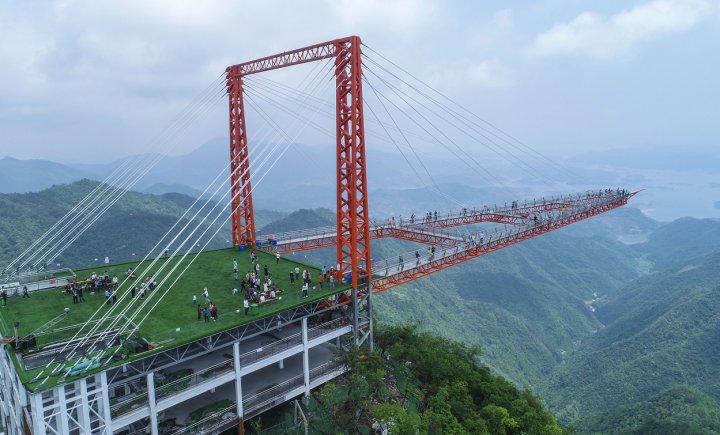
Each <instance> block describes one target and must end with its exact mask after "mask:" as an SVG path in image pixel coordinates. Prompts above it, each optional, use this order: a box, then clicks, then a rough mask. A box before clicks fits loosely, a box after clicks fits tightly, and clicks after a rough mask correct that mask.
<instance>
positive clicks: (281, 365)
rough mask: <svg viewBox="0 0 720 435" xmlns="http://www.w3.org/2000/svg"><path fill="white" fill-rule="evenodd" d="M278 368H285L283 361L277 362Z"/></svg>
mask: <svg viewBox="0 0 720 435" xmlns="http://www.w3.org/2000/svg"><path fill="white" fill-rule="evenodd" d="M278 368H279V369H280V370H282V369H284V368H285V360H284V359H281V360H280V361H278Z"/></svg>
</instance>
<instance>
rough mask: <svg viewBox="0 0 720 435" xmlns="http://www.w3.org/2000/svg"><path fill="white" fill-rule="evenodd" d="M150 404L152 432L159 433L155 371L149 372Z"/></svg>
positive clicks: (155, 434)
mask: <svg viewBox="0 0 720 435" xmlns="http://www.w3.org/2000/svg"><path fill="white" fill-rule="evenodd" d="M147 391H148V406H149V407H150V433H151V434H152V435H158V420H157V408H156V406H157V403H155V372H150V373H148V374H147Z"/></svg>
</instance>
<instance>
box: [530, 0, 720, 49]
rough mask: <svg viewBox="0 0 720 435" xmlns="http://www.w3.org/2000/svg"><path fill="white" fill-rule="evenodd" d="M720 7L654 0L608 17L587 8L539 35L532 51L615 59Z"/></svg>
mask: <svg viewBox="0 0 720 435" xmlns="http://www.w3.org/2000/svg"><path fill="white" fill-rule="evenodd" d="M717 11H718V5H717V2H714V1H713V2H711V1H709V0H654V1H651V2H648V3H643V4H639V5H637V6H635V7H634V8H632V9H630V10H625V11H622V12H619V13H617V14H615V15H612V16H611V17H609V18H607V19H604V18H603V17H601V16H600V15H598V14H596V13H594V12H583V13H581V14H580V15H578V16H577V17H575V18H574V19H573V20H572V21H569V22H566V23H560V24H556V25H555V26H554V27H552V28H551V29H550V30H548V31H546V32H543V33H541V34H539V35H537V37H536V38H535V41H534V42H533V44H532V45H531V46H530V48H529V53H530V54H531V55H532V56H537V57H547V56H556V55H584V56H588V57H591V58H596V59H611V58H614V57H617V56H622V55H625V54H627V53H628V52H631V51H632V50H633V49H634V48H635V47H636V46H637V45H638V44H640V43H642V42H645V41H650V40H653V39H657V38H661V37H663V36H666V35H670V34H674V33H680V32H683V31H686V30H688V29H690V28H692V27H693V26H695V25H696V24H698V23H700V22H701V21H703V20H705V19H707V18H708V17H709V16H712V15H713V14H716V13H717Z"/></svg>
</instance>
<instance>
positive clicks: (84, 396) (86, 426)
mask: <svg viewBox="0 0 720 435" xmlns="http://www.w3.org/2000/svg"><path fill="white" fill-rule="evenodd" d="M87 379H88V378H82V379H80V381H79V382H78V384H80V385H79V386H80V402H81V406H80V410H79V412H78V418H79V420H80V427H81V433H85V434H88V435H90V434H91V433H92V430H91V429H90V405H89V403H88V389H87Z"/></svg>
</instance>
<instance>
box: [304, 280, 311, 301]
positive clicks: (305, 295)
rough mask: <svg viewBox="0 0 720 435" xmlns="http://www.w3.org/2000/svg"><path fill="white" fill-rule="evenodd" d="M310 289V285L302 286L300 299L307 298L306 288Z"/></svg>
mask: <svg viewBox="0 0 720 435" xmlns="http://www.w3.org/2000/svg"><path fill="white" fill-rule="evenodd" d="M309 287H310V284H308V283H304V284H303V286H302V297H304V298H306V297H308V288H309Z"/></svg>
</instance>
